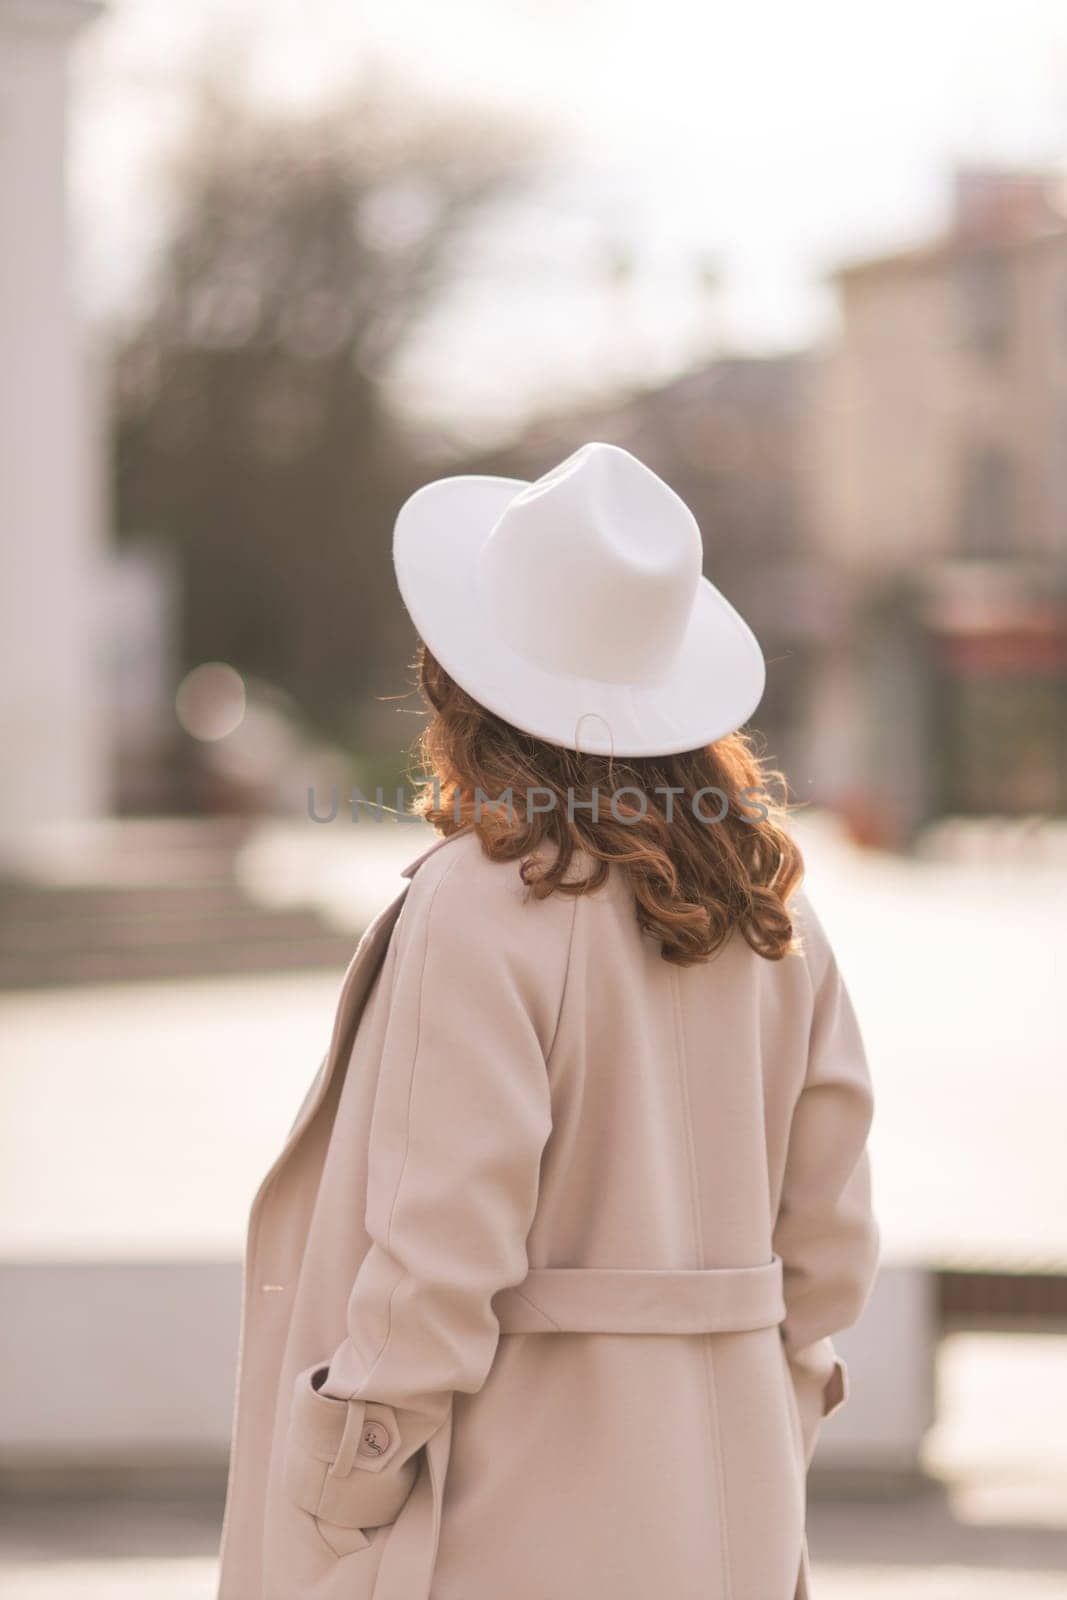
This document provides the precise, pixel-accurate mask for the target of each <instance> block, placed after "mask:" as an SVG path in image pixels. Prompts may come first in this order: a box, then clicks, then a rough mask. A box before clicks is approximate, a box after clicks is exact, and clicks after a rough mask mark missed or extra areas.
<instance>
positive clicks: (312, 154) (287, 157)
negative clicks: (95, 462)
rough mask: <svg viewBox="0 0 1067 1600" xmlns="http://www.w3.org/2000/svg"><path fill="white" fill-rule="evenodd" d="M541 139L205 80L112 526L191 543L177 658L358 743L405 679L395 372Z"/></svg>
mask: <svg viewBox="0 0 1067 1600" xmlns="http://www.w3.org/2000/svg"><path fill="white" fill-rule="evenodd" d="M533 150H534V141H533V140H532V137H531V135H530V133H529V131H528V130H526V129H524V128H521V127H516V126H515V125H514V124H512V123H498V122H496V121H493V120H491V119H487V118H486V117H485V116H483V115H477V116H476V115H474V114H472V113H468V112H465V111H457V110H456V109H454V108H447V107H445V108H442V107H440V106H434V105H431V104H427V103H425V102H420V101H418V100H415V99H412V98H411V96H410V95H408V94H406V93H404V92H403V91H402V90H400V89H399V88H398V87H397V86H396V85H395V84H393V83H390V82H388V81H379V82H377V83H375V84H373V85H369V86H364V87H362V88H358V89H357V90H355V91H353V92H352V93H351V94H350V95H348V96H346V97H345V98H344V99H343V100H342V101H340V102H337V103H334V104H331V105H330V106H328V107H326V108H321V109H319V110H318V111H316V112H315V113H314V114H311V115H308V114H299V115H298V114H293V113H282V112H278V111H272V110H263V109H260V108H256V107H254V106H253V105H251V104H249V103H248V102H247V101H244V100H240V99H237V98H235V97H234V96H233V94H232V93H231V92H230V91H228V90H227V89H226V88H224V87H220V85H219V82H218V80H217V79H207V80H205V81H204V83H203V84H202V86H201V89H200V92H199V95H198V99H197V114H196V117H195V121H194V124H193V127H192V130H191V134H190V136H189V138H188V140H187V142H186V143H185V144H184V146H183V147H182V149H181V150H180V152H179V153H178V155H177V156H176V157H175V159H174V160H173V162H172V164H171V167H170V170H169V174H168V181H169V184H170V190H171V199H172V202H173V222H172V226H171V231H170V236H169V239H168V242H167V245H166V248H165V249H164V251H163V252H162V254H161V256H160V258H159V260H158V262H157V264H156V271H155V274H154V278H153V283H152V293H151V294H150V296H149V301H148V308H147V311H146V312H145V314H144V315H143V316H142V317H141V318H140V319H139V320H138V322H137V323H136V325H134V326H133V327H131V328H130V329H128V330H127V331H126V333H125V334H124V336H123V337H122V338H121V339H120V341H119V346H118V350H117V354H116V381H115V393H116V409H117V432H116V456H115V463H116V503H117V508H118V517H119V525H120V530H121V531H122V532H123V533H124V534H125V535H127V536H129V535H137V534H140V533H145V532H150V533H154V534H158V535H162V536H164V537H165V538H166V539H167V540H168V541H170V542H173V543H174V544H175V545H176V547H177V549H178V552H179V566H180V569H181V573H182V582H183V591H184V592H183V597H182V598H183V654H184V657H185V664H186V665H190V664H195V663H196V662H197V661H200V660H205V659H221V660H226V661H229V662H231V663H232V664H233V665H234V666H235V667H237V668H238V670H243V671H248V672H253V673H256V674H258V675H259V676H261V677H264V678H266V679H268V680H271V681H274V682H277V683H279V684H280V685H281V686H283V687H284V688H285V689H287V690H289V691H290V693H292V694H293V695H295V696H296V698H297V699H298V700H299V701H300V702H301V703H302V704H303V705H304V706H305V707H307V708H308V710H309V713H310V714H311V715H312V717H313V719H314V720H316V721H318V722H320V723H321V724H322V725H323V726H326V727H329V728H331V729H332V730H333V731H335V732H340V733H341V734H342V735H344V736H347V737H349V738H356V737H358V736H359V728H358V723H359V706H360V704H361V702H363V703H365V702H366V701H367V700H368V698H369V697H370V696H372V695H374V694H380V693H383V692H389V691H392V690H395V689H396V687H397V683H398V673H400V672H401V671H402V667H403V662H404V658H405V653H406V650H407V647H408V644H409V643H410V633H409V629H408V626H407V623H406V620H405V618H404V616H403V613H402V610H401V608H400V605H399V601H398V600H397V598H396V596H395V590H394V585H393V580H392V572H391V560H390V532H391V523H392V517H393V514H394V513H395V510H396V507H397V505H398V503H399V501H400V500H401V499H402V498H403V496H404V495H405V494H406V493H408V492H409V491H410V490H411V488H413V487H414V486H415V485H416V483H417V482H418V465H417V463H416V462H415V461H414V460H413V459H412V454H411V447H410V445H409V443H408V441H407V439H406V438H405V435H404V431H403V427H402V425H401V424H400V423H399V421H398V420H397V419H396V418H394V417H393V416H392V415H391V414H390V413H389V410H388V407H387V404H386V402H385V399H384V380H385V378H386V377H387V375H388V372H389V369H390V366H391V364H392V363H393V362H394V361H395V359H396V357H397V354H398V352H399V351H400V350H401V348H402V347H403V345H404V343H405V341H406V340H407V339H408V338H409V337H410V336H411V335H412V333H413V331H414V329H415V327H416V326H417V325H418V324H419V322H420V320H421V319H422V318H424V317H425V316H427V315H428V314H429V313H430V312H431V311H432V310H433V308H434V306H435V305H436V304H437V302H438V300H439V298H440V296H441V295H442V293H443V291H444V290H445V289H446V288H447V287H448V286H449V284H451V283H452V282H454V281H455V276H456V274H457V273H458V272H460V271H462V248H463V245H464V243H465V242H466V241H467V240H468V239H469V238H470V237H471V236H472V234H473V232H474V231H475V230H476V229H477V227H478V226H479V225H480V224H481V222H482V220H483V218H484V217H485V216H486V215H487V213H488V212H489V211H490V210H491V209H492V207H493V205H494V203H495V202H496V201H497V200H498V199H499V198H501V197H502V196H503V195H504V194H506V193H507V192H509V191H510V190H513V189H514V188H515V187H516V186H517V185H519V184H522V183H523V182H524V181H525V180H526V179H527V177H528V176H529V174H530V172H531V170H532V168H531V162H532V153H533Z"/></svg>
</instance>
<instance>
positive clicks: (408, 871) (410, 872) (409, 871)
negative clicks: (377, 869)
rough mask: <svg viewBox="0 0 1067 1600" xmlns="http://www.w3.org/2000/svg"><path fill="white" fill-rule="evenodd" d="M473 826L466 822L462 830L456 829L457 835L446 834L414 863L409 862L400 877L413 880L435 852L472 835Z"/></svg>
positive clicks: (436, 840)
mask: <svg viewBox="0 0 1067 1600" xmlns="http://www.w3.org/2000/svg"><path fill="white" fill-rule="evenodd" d="M472 826H473V824H471V823H469V822H465V823H464V824H463V826H462V828H457V829H456V831H455V833H446V834H445V836H444V838H443V839H435V840H434V842H433V844H431V845H429V846H428V847H427V848H426V849H425V850H424V851H423V852H422V854H421V855H417V856H416V857H415V859H414V861H409V862H408V864H407V866H406V867H404V868H402V869H401V873H400V876H401V877H402V878H413V877H414V876H415V874H416V872H418V870H419V868H420V867H421V866H422V863H423V862H424V861H427V860H428V859H429V857H430V856H432V855H433V854H434V852H435V851H437V850H440V849H442V848H443V847H444V846H445V845H446V844H451V843H452V840H453V839H458V838H459V837H460V835H461V834H464V833H470V832H471V829H472Z"/></svg>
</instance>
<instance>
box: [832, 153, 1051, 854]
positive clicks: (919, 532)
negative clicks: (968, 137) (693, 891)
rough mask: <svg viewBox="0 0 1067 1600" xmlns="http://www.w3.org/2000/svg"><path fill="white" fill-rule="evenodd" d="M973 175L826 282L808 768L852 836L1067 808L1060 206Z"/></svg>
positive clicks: (899, 833) (1045, 190) (904, 833)
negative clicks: (881, 247)
mask: <svg viewBox="0 0 1067 1600" xmlns="http://www.w3.org/2000/svg"><path fill="white" fill-rule="evenodd" d="M1062 198H1063V197H1062V195H1060V194H1057V191H1056V188H1055V185H1054V184H1053V183H1052V182H1051V181H1050V180H1049V179H1048V178H1047V177H1043V176H1035V175H1030V174H1015V173H989V172H964V173H961V174H960V175H959V176H958V178H957V184H956V193H955V210H954V217H953V222H952V226H951V228H950V229H949V231H948V232H947V233H946V235H945V236H944V237H943V238H940V239H937V240H935V241H933V242H931V243H930V244H928V245H926V246H924V247H922V248H918V249H913V250H908V251H904V252H901V253H899V254H894V255H887V256H883V257H880V258H878V259H874V260H867V261H861V262H858V263H854V264H851V265H848V266H846V267H844V268H843V269H842V270H841V271H839V272H838V273H837V275H836V286H837V289H838V292H839V295H840V306H841V331H840V336H839V338H838V339H837V341H836V343H835V345H834V346H833V348H832V349H830V350H829V351H828V352H827V353H826V355H825V359H824V360H823V362H822V364H821V367H820V371H819V378H818V386H817V395H816V404H815V406H814V408H813V412H812V417H811V426H812V439H811V458H810V459H811V464H812V470H811V471H810V472H809V473H808V474H807V475H806V484H807V489H808V492H809V500H808V505H807V522H808V526H809V530H810V540H811V548H812V554H813V557H814V558H815V560H816V561H817V563H818V566H819V568H820V570H821V571H822V572H823V573H824V574H825V578H824V581H825V582H826V583H828V584H830V585H831V586H832V587H833V590H834V593H835V596H836V598H837V602H838V604H837V605H836V606H835V612H834V625H833V626H832V627H831V628H829V629H828V630H827V631H826V633H825V635H824V636H823V638H822V639H821V640H819V641H817V643H816V647H815V649H814V652H813V657H812V660H811V662H810V663H809V669H810V672H811V684H812V702H811V704H812V729H811V732H812V738H811V744H810V748H811V755H812V764H813V766H814V768H815V770H816V771H818V773H819V783H820V790H821V797H822V798H823V799H824V800H825V801H826V802H828V803H830V804H834V805H837V806H838V807H839V808H841V809H843V810H845V811H846V812H847V813H848V814H849V815H850V816H851V818H852V820H853V823H854V826H855V827H856V829H857V831H859V832H860V833H861V834H866V835H867V836H869V837H872V838H875V839H884V840H887V841H893V842H895V841H898V840H901V839H903V838H906V837H908V836H909V835H910V834H911V833H912V832H913V831H914V829H915V828H916V827H918V826H920V825H921V824H922V823H923V822H924V821H925V820H927V819H929V818H931V817H935V816H939V815H945V814H963V815H966V814H972V815H978V814H986V815H991V814H1003V815H1019V814H1024V815H1028V814H1057V813H1058V814H1062V813H1063V812H1064V811H1065V810H1067V220H1065V213H1064V210H1063V209H1060V208H1059V202H1060V201H1061V200H1062Z"/></svg>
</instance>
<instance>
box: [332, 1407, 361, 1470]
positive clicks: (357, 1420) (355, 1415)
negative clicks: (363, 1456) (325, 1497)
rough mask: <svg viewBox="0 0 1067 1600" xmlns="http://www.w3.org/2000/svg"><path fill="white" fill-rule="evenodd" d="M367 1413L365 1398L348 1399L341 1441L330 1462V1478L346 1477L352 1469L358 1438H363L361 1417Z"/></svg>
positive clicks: (358, 1443) (358, 1442) (357, 1447)
mask: <svg viewBox="0 0 1067 1600" xmlns="http://www.w3.org/2000/svg"><path fill="white" fill-rule="evenodd" d="M366 1413H367V1402H366V1401H365V1400H349V1402H348V1414H347V1416H346V1417H345V1429H344V1432H343V1433H342V1435H341V1443H340V1444H339V1445H338V1447H337V1454H336V1456H335V1457H334V1459H333V1461H332V1462H331V1463H330V1474H329V1475H330V1477H331V1478H347V1477H348V1474H349V1473H350V1472H351V1471H352V1464H353V1462H354V1461H355V1459H356V1451H357V1450H358V1449H359V1445H360V1440H361V1439H362V1438H363V1419H364V1417H365V1416H366Z"/></svg>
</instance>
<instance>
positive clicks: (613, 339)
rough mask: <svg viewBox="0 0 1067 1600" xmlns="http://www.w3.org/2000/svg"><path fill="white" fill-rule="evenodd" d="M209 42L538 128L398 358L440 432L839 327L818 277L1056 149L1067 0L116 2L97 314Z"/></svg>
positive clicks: (91, 63) (87, 48)
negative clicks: (518, 186)
mask: <svg viewBox="0 0 1067 1600" xmlns="http://www.w3.org/2000/svg"><path fill="white" fill-rule="evenodd" d="M205 48H206V49H208V50H210V51H211V52H213V53H221V54H222V57H223V58H224V59H225V58H227V57H232V59H233V60H234V62H235V70H237V64H238V63H239V64H240V70H241V71H242V72H243V73H244V74H245V75H246V77H247V81H248V83H249V85H250V88H251V91H252V92H254V93H256V94H259V95H262V96H264V97H267V98H272V99H281V100H283V101H287V102H292V103H294V104H298V105H299V104H310V103H313V102H314V101H315V100H316V99H317V98H320V97H323V96H326V95H328V94H329V93H330V92H331V90H336V89H337V88H339V87H340V86H342V85H343V84H344V82H345V81H347V80H349V79H350V77H351V75H352V73H353V70H354V69H357V68H359V67H360V66H363V65H367V64H370V63H373V62H382V63H385V64H388V65H389V66H391V67H393V68H394V69H396V70H397V71H399V73H400V74H401V75H402V77H403V79H404V81H405V82H407V83H409V84H410V85H411V87H412V89H413V90H415V91H417V90H419V89H420V88H423V89H425V90H427V91H429V92H432V93H433V94H435V95H437V96H444V97H447V98H449V99H455V100H456V101H457V102H459V103H462V104H465V105H468V106H471V107H475V108H476V107H478V106H488V107H491V108H493V109H494V110H496V111H497V112H500V111H503V112H504V113H505V114H508V113H511V114H514V116H515V117H516V118H521V119H523V120H529V121H532V122H533V123H534V124H535V125H537V126H540V127H541V128H543V129H544V131H545V135H546V141H547V146H546V148H547V152H548V154H547V161H546V170H545V176H544V178H543V180H542V181H541V183H540V185H539V188H538V190H537V191H536V193H535V194H533V195H532V196H531V199H530V202H529V203H528V204H527V205H526V206H525V207H522V208H512V209H511V210H510V211H509V212H508V213H507V214H505V215H502V217H501V219H500V223H499V227H498V237H497V238H496V239H495V241H494V247H493V249H492V250H491V251H489V252H488V255H487V257H486V259H485V260H484V261H483V262H482V265H481V267H480V269H479V271H478V272H477V274H476V275H475V276H473V277H472V278H471V280H470V281H468V282H466V283H464V284H463V285H461V286H459V287H458V288H457V291H456V293H455V294H454V295H453V297H452V298H451V300H450V301H449V303H448V304H447V305H446V306H445V307H443V308H442V311H441V313H440V314H439V315H438V317H437V318H436V319H435V321H434V322H433V323H432V324H430V325H429V326H428V327H427V328H425V329H424V330H422V332H421V334H420V336H419V337H418V338H417V339H415V340H414V341H413V342H412V345H411V347H410V349H409V351H408V354H407V356H406V358H405V360H404V362H403V363H402V365H401V367H400V369H399V370H398V372H397V375H396V380H395V387H396V391H397V396H398V399H399V401H400V403H402V404H403V405H404V406H405V407H406V408H407V409H408V410H409V412H410V413H411V414H412V415H414V416H415V417H416V419H424V420H426V421H427V422H429V423H433V424H440V423H443V424H451V425H452V426H453V427H454V429H455V430H456V431H457V433H459V434H460V435H463V434H464V433H469V434H471V435H472V436H485V437H492V436H493V435H494V434H495V433H498V434H501V435H504V434H506V433H507V431H509V429H510V428H511V427H513V426H514V425H515V424H516V423H517V422H519V421H521V420H522V419H523V418H524V417H526V416H528V415H529V414H531V413H536V412H537V411H539V410H543V409H545V408H546V407H548V406H551V405H553V404H557V403H559V402H560V401H561V400H562V401H566V400H568V399H580V398H582V397H585V396H589V395H592V394H595V393H597V392H598V391H600V390H603V389H605V388H611V387H619V386H623V387H625V386H627V385H631V386H632V385H639V384H642V383H646V382H655V381H659V380H661V379H663V378H665V377H667V376H669V375H670V374H671V373H673V372H675V371H678V370H684V369H685V368H686V367H687V366H691V365H693V364H695V363H696V362H699V361H700V360H702V359H706V358H707V357H708V356H709V355H711V354H714V353H715V352H716V351H719V350H724V349H727V350H730V351H752V352H754V353H761V352H769V351H775V350H782V349H794V348H798V347H801V346H803V345H805V344H808V343H809V342H811V341H819V340H825V339H828V338H832V336H833V329H834V300H833V294H832V290H831V288H830V287H829V286H828V282H827V275H828V273H829V271H830V270H831V269H832V268H833V267H834V266H835V265H837V264H839V263H841V262H842V261H844V260H848V259H854V258H856V257H859V256H863V255H868V254H872V253H878V252H880V251H883V250H886V249H892V248H896V247H898V246H900V245H904V244H908V243H913V242H916V241H918V240H920V239H922V238H924V237H926V236H928V235H929V234H930V233H931V232H934V231H936V230H937V229H939V228H940V227H942V226H943V225H944V223H945V221H946V218H947V215H948V206H949V195H950V181H951V173H952V171H953V168H954V166H955V165H957V164H959V163H970V164H974V163H991V164H994V165H1019V166H1028V165H1038V166H1055V167H1059V166H1061V164H1062V162H1063V160H1064V157H1067V6H1063V5H1062V4H1060V3H1059V0H1010V3H1009V0H984V3H983V0H969V3H968V0H925V3H917V0H896V3H894V4H893V5H892V6H886V5H861V4H857V3H856V0H851V3H841V0H806V3H805V4H804V5H796V4H788V3H783V0H778V3H769V0H746V3H745V4H740V3H735V4H732V5H729V6H726V5H720V4H715V3H707V0H706V3H703V4H701V3H699V0H302V3H295V0H271V3H265V0H111V3H110V5H109V6H108V7H107V10H106V12H105V14H104V15H103V16H102V17H101V19H100V20H98V21H97V22H96V23H94V24H93V25H92V26H91V27H90V28H88V29H87V30H86V31H85V33H84V34H83V36H82V39H81V43H80V45H79V48H78V53H77V59H76V62H75V94H74V101H73V179H74V194H75V204H76V217H77V219H78V227H79V239H80V240H81V242H82V252H81V263H82V274H83V282H84V287H85V294H86V298H87V299H88V301H89V303H90V306H91V307H93V308H96V309H104V310H111V309H114V308H115V307H116V306H117V307H119V308H120V309H121V308H122V307H123V305H128V304H129V303H130V301H131V299H132V296H133V294H134V285H135V282H136V279H137V273H138V270H139V265H140V263H141V262H142V261H143V259H144V258H145V254H146V252H147V251H148V250H149V249H150V247H151V244H152V241H153V239H154V238H156V237H158V235H159V231H160V229H161V228H162V226H163V224H164V218H165V213H164V211H163V208H162V206H161V205H160V193H161V188H160V179H159V169H158V159H159V156H160V153H161V152H164V151H165V150H166V148H167V146H168V143H169V142H173V141H174V140H175V139H178V138H180V131H181V127H182V118H183V114H184V108H185V104H186V102H185V100H184V98H183V97H184V91H185V88H186V86H187V84H188V81H189V73H190V70H191V68H192V65H193V63H194V62H195V61H196V59H197V58H198V54H199V53H200V52H203V51H204V50H205ZM614 249H619V250H622V251H624V252H625V253H626V254H627V255H629V256H630V257H631V258H632V259H633V260H634V261H635V263H636V266H635V271H634V273H633V276H632V278H631V280H630V281H629V283H628V284H627V285H626V287H625V288H624V289H620V288H619V287H618V286H616V287H615V288H614V289H611V288H610V287H609V285H608V284H607V281H606V277H605V272H604V261H605V255H606V252H610V251H611V250H614Z"/></svg>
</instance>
